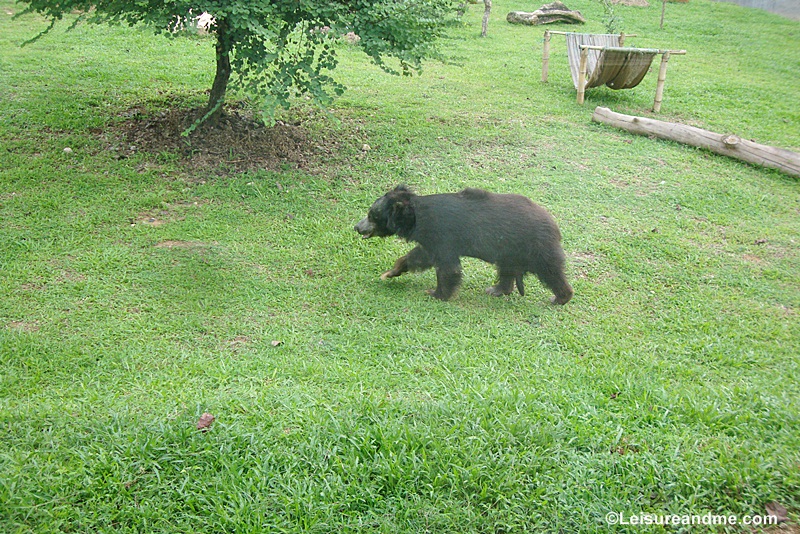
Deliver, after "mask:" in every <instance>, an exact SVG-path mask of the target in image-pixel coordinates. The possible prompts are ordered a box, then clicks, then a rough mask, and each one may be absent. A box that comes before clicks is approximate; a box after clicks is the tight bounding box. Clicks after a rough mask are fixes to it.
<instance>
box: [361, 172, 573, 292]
mask: <svg viewBox="0 0 800 534" xmlns="http://www.w3.org/2000/svg"><path fill="white" fill-rule="evenodd" d="M355 230H356V232H358V233H359V234H361V235H362V237H364V238H368V237H385V236H389V235H398V236H400V237H402V238H404V239H406V240H407V241H414V242H416V243H417V246H416V247H415V248H414V249H413V250H411V252H409V253H408V254H406V255H405V256H403V257H401V258H399V259H398V260H397V261H396V262H395V264H394V267H392V268H391V269H390V270H388V271H386V272H385V273H383V274H382V275H381V279H383V280H386V279H387V278H393V277H395V276H400V275H401V274H403V273H404V272H407V271H423V270H425V269H429V268H431V267H435V268H436V289H435V290H430V291H429V293H430V294H431V295H432V296H434V297H436V298H437V299H441V300H447V299H449V298H450V297H451V296H453V293H455V291H456V290H457V289H458V286H459V285H460V284H461V260H460V258H461V256H470V257H473V258H479V259H481V260H484V261H487V262H489V263H492V264H494V265H496V266H497V274H498V281H497V284H495V285H493V286H492V287H490V288H488V289H487V290H486V292H487V293H489V294H490V295H494V296H498V297H499V296H500V295H509V294H511V293H512V292H513V291H514V284H515V283H516V285H517V290H518V291H519V293H520V295H524V294H525V286H524V285H523V281H522V278H523V276H524V275H525V273H528V272H531V273H534V274H535V275H536V276H537V277H538V278H539V280H541V282H542V283H543V284H544V285H545V286H547V287H548V288H549V289H550V290H551V291H552V292H553V293H554V294H555V296H554V297H553V299H552V302H553V303H555V304H566V303H567V302H569V300H570V299H571V298H572V294H573V292H572V287H570V285H569V283H568V282H567V279H566V277H565V276H564V251H563V250H562V248H561V232H559V230H558V225H557V224H556V221H555V220H554V219H553V217H552V216H551V215H550V214H549V213H548V212H547V210H545V209H544V208H543V207H541V206H538V205H536V204H534V203H533V202H531V201H530V200H529V199H527V198H526V197H523V196H521V195H500V194H494V193H490V192H488V191H484V190H482V189H464V190H463V191H461V192H460V193H447V194H440V195H428V196H418V195H415V194H414V193H413V192H412V191H411V190H410V189H408V188H407V187H406V186H404V185H399V186H397V187H396V188H394V189H393V190H392V191H389V192H388V193H387V194H385V195H384V196H382V197H381V198H379V199H378V200H376V201H375V203H374V204H373V205H372V207H371V208H370V209H369V213H368V214H367V216H366V217H365V218H364V219H362V220H361V221H359V223H358V224H356V226H355Z"/></svg>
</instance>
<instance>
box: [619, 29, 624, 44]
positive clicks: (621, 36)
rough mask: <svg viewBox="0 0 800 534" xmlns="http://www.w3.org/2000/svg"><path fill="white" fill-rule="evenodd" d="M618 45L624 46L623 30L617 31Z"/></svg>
mask: <svg viewBox="0 0 800 534" xmlns="http://www.w3.org/2000/svg"><path fill="white" fill-rule="evenodd" d="M619 46H620V48H621V47H623V46H625V32H619Z"/></svg>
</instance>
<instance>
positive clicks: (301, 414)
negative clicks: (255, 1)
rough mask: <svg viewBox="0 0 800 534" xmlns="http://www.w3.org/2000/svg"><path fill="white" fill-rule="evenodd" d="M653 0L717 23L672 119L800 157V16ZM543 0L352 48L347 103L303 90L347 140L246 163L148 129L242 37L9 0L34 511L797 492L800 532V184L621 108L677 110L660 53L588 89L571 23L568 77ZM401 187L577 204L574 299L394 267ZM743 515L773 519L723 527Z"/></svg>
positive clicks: (475, 264) (471, 269) (3, 490)
mask: <svg viewBox="0 0 800 534" xmlns="http://www.w3.org/2000/svg"><path fill="white" fill-rule="evenodd" d="M651 4H652V5H651V6H650V7H647V8H641V7H625V6H616V7H615V8H614V9H615V13H616V14H617V16H619V17H621V19H622V23H621V29H622V30H624V31H625V32H626V33H636V34H638V37H635V38H630V39H629V40H628V44H630V45H633V46H644V47H661V48H673V49H675V48H682V49H686V50H687V51H688V53H687V55H686V56H673V58H672V59H671V60H670V63H669V70H668V75H667V83H666V89H665V94H664V103H663V107H662V112H661V113H660V114H658V115H657V118H660V119H662V120H666V121H673V122H680V123H684V124H691V125H694V126H699V127H701V128H706V129H709V130H713V131H717V132H720V133H735V134H738V135H740V136H742V137H745V138H748V139H753V140H754V141H756V142H759V143H762V144H767V145H774V146H778V147H782V148H786V149H789V150H794V151H800V106H798V102H800V89H798V85H797V77H798V75H799V74H800V21H792V20H789V19H784V18H780V17H778V16H776V15H771V14H768V13H766V12H762V11H757V10H752V9H746V8H741V7H738V6H736V5H733V4H728V3H715V2H709V1H707V0H691V1H690V2H689V3H685V4H684V3H669V4H667V6H666V7H667V10H666V20H665V25H664V29H663V30H661V29H659V19H660V16H661V3H660V2H652V1H651ZM568 5H569V7H570V8H572V9H578V10H580V11H581V12H582V13H583V14H584V16H586V18H587V20H589V23H588V24H587V25H586V26H585V27H584V28H582V31H590V32H602V31H603V30H604V25H603V23H602V20H603V16H604V13H603V9H602V6H601V4H600V3H599V2H595V1H591V0H572V1H571V2H569V3H568ZM531 6H532V4H530V3H524V2H520V1H516V0H514V1H509V2H507V3H506V2H495V6H494V11H493V14H492V18H491V21H490V26H489V35H488V37H486V38H484V39H481V38H480V37H479V34H480V17H481V15H482V12H483V9H482V6H470V7H469V9H468V12H467V14H466V16H465V17H464V21H463V25H462V26H460V27H459V28H456V29H454V31H453V39H452V40H450V41H449V42H448V44H447V46H448V50H449V52H450V53H451V55H452V56H453V57H455V58H456V61H455V62H454V64H442V63H430V64H428V65H427V66H426V68H425V71H424V73H423V75H422V76H421V77H414V78H397V77H392V76H389V75H387V74H384V73H382V72H380V71H379V70H378V69H376V68H375V67H374V66H372V65H370V64H369V63H368V62H367V60H366V59H365V58H363V57H362V56H360V55H359V54H358V53H357V52H356V51H355V49H354V48H352V47H350V46H348V45H344V44H343V45H342V47H341V49H340V51H339V52H340V54H341V59H342V64H341V68H340V69H339V70H337V71H336V76H337V77H338V79H339V80H341V81H342V82H343V83H345V84H346V85H347V86H348V91H347V92H346V93H345V95H344V96H342V97H341V98H339V99H338V100H336V102H335V104H334V107H333V109H332V115H333V117H334V119H333V120H330V119H325V118H323V116H322V114H319V113H316V114H315V113H313V110H309V109H306V108H304V107H303V106H302V105H300V107H299V108H298V110H296V111H292V112H288V113H285V114H284V116H283V120H284V121H285V122H286V123H296V122H300V121H302V128H303V131H304V132H305V134H304V135H307V136H308V140H309V143H310V144H311V145H313V144H315V143H319V145H320V146H325V143H326V142H328V141H330V140H331V139H337V140H339V141H338V144H337V145H336V150H333V151H330V150H329V151H327V152H330V153H329V154H328V153H326V152H325V151H321V152H320V153H319V154H317V156H315V157H314V158H312V160H311V161H310V162H309V164H308V165H300V166H298V165H294V164H289V163H283V164H278V165H276V166H274V167H272V169H273V170H266V169H263V170H252V169H251V170H249V171H247V172H238V171H237V170H236V169H235V168H234V166H233V164H232V163H231V164H230V165H227V164H222V165H219V166H214V167H208V168H203V167H197V166H189V165H187V163H186V160H185V159H184V158H183V156H181V155H180V154H179V153H176V152H166V151H165V152H160V153H154V152H146V151H143V150H137V149H136V148H133V149H131V147H127V146H123V145H124V144H125V143H124V140H122V141H121V140H120V138H118V137H115V133H114V132H117V131H119V129H120V127H121V125H123V124H125V123H126V121H130V120H131V118H130V117H131V115H132V111H131V110H134V109H135V110H139V111H137V113H141V114H142V116H143V117H144V119H142V120H146V118H147V117H156V116H158V115H159V114H160V113H165V112H166V111H167V110H168V109H169V108H170V107H175V106H180V107H185V108H186V109H188V108H190V107H192V106H196V105H199V104H200V103H202V102H203V101H204V99H205V93H204V91H205V90H207V89H208V88H210V85H211V78H212V75H213V45H212V41H211V39H210V38H201V37H198V38H191V39H175V40H168V39H164V38H162V37H154V36H152V35H151V34H149V33H148V32H147V31H145V30H142V29H131V28H125V27H105V26H102V27H95V26H86V25H81V26H78V27H77V28H75V29H74V30H73V31H69V32H67V31H66V28H67V26H68V22H62V23H60V24H58V25H57V26H56V28H55V29H54V30H53V31H52V32H51V33H50V34H48V35H46V36H45V37H43V38H42V39H41V40H39V41H37V42H35V43H34V44H31V45H29V46H26V47H23V48H20V47H19V44H20V43H21V42H23V41H25V40H26V39H29V38H30V37H32V36H34V35H35V34H36V33H37V32H38V31H40V30H41V29H43V28H44V27H45V26H46V21H44V20H42V19H40V18H37V17H33V16H26V17H23V18H19V19H12V16H11V15H12V14H13V13H15V12H18V11H20V10H21V6H19V5H17V4H15V3H13V2H11V1H9V0H0V355H1V356H2V360H3V363H2V366H0V531H1V532H9V533H27V532H31V533H48V532H54V533H55V532H92V533H95V532H220V533H222V532H282V531H285V532H293V531H304V532H319V533H328V532H487V533H488V532H492V533H501V532H506V533H513V532H606V531H618V532H636V533H641V532H678V531H681V530H682V529H683V530H688V529H687V527H661V526H652V525H651V526H646V527H642V526H637V525H616V526H614V525H609V524H608V523H607V519H606V517H607V514H609V513H612V514H622V516H623V517H626V518H627V517H631V516H636V515H639V514H644V513H652V514H678V515H687V514H698V515H703V514H708V513H710V514H724V515H735V516H737V517H738V518H739V519H740V520H741V519H742V518H744V517H745V516H748V515H762V514H765V513H766V510H767V507H768V506H773V504H772V503H778V504H779V505H781V506H783V507H785V508H786V509H787V510H788V515H789V522H788V526H786V525H784V528H783V529H779V528H771V529H767V531H768V532H784V531H788V532H797V531H798V527H797V526H796V525H797V524H798V522H800V521H798V514H800V318H799V317H798V314H799V313H800V182H799V181H798V179H797V178H792V177H789V176H786V175H784V174H781V173H779V172H777V171H773V170H767V169H764V168H759V167H755V166H751V165H748V164H745V163H742V162H739V161H736V160H732V159H727V158H724V157H721V156H717V155H714V154H711V153H708V152H705V151H703V150H700V149H696V148H693V147H690V146H685V145H680V144H677V143H671V142H665V141H660V140H656V139H648V138H647V137H641V136H634V135H630V134H628V133H626V132H623V131H621V130H615V129H613V128H610V127H607V126H603V125H599V124H594V123H592V122H591V121H590V117H591V113H592V111H593V110H594V108H595V107H596V106H605V107H610V108H611V109H613V110H615V111H619V112H622V113H628V114H633V115H644V116H653V114H652V113H651V112H650V111H649V110H650V107H651V106H652V100H653V95H654V91H655V83H656V80H655V78H656V76H655V73H650V74H649V75H648V77H647V78H645V80H644V82H643V83H642V84H641V85H640V86H639V87H637V88H635V89H633V90H628V91H619V92H614V91H611V90H609V89H607V88H599V89H592V90H589V91H587V94H586V103H585V105H584V106H578V105H577V104H576V103H575V91H574V89H573V87H572V83H571V80H570V79H569V73H568V68H567V64H566V53H565V45H564V42H563V39H561V40H560V41H559V40H558V38H557V37H554V38H553V47H552V52H551V54H552V55H551V61H550V80H549V83H547V84H542V83H541V82H540V81H539V77H540V66H541V44H542V34H543V29H541V28H531V27H521V26H512V25H510V24H507V23H506V22H505V15H506V13H507V12H508V11H511V10H527V11H531V10H532V9H533V8H532V7H531ZM535 7H538V5H536V6H535ZM552 29H556V30H569V29H570V28H569V27H567V26H563V25H562V26H560V25H556V26H554V27H553V28H552ZM241 105H243V106H247V105H248V103H247V102H246V101H243V103H242V104H241ZM364 144H368V145H369V147H370V150H364V149H363V145H364ZM66 147H69V148H70V149H71V150H72V152H71V153H65V152H64V148H66ZM188 148H189V149H191V147H188ZM225 150H226V147H224V146H222V147H220V151H221V153H223V154H224V153H225ZM123 152H124V154H123ZM123 155H124V157H123ZM223 159H224V158H223ZM400 182H405V183H408V184H410V185H412V186H413V187H414V188H415V189H416V190H417V191H418V192H419V193H421V194H431V193H436V192H450V191H457V190H459V189H460V188H463V187H466V186H470V187H484V188H487V189H491V190H492V191H495V192H514V193H520V194H524V195H526V196H529V197H531V198H532V199H533V200H534V201H536V202H537V203H540V204H542V205H544V206H546V207H547V208H548V209H549V210H550V211H551V212H552V213H553V214H554V216H555V217H556V219H557V220H558V221H559V224H560V227H561V230H562V233H563V236H564V241H563V243H564V248H565V251H566V252H567V255H568V266H567V275H568V278H569V279H570V281H571V283H572V285H573V287H574V288H575V298H574V299H573V300H572V301H571V302H570V303H569V304H567V305H566V306H564V307H555V306H551V305H549V304H548V302H547V301H548V298H549V296H550V295H549V294H548V292H547V291H546V290H545V289H544V288H543V287H541V286H540V285H539V284H538V282H537V281H536V280H535V279H533V278H531V277H529V279H528V284H527V294H526V296H525V297H520V296H519V295H518V294H514V295H512V296H509V297H504V298H492V297H489V296H487V295H486V294H485V293H484V288H485V287H487V286H489V285H491V284H492V283H493V281H494V271H493V268H492V267H491V266H490V265H487V264H484V263H482V262H480V261H477V260H469V259H467V260H465V262H464V284H463V286H462V288H461V290H460V292H459V293H458V295H457V296H456V297H455V298H454V299H453V300H451V301H450V302H439V301H435V300H433V299H431V298H429V297H427V296H426V295H425V293H424V290H425V289H427V288H430V287H432V286H433V285H434V284H435V275H434V273H433V272H432V271H428V272H425V273H419V274H411V275H406V276H403V277H401V278H398V279H395V280H391V281H386V282H383V281H381V280H379V279H378V277H379V275H380V273H382V272H383V271H384V270H386V269H388V268H389V267H391V265H392V264H393V262H394V260H395V259H396V258H397V257H398V256H400V255H402V254H404V253H406V252H407V251H408V250H409V249H410V248H411V246H410V245H409V244H407V243H405V242H403V241H401V240H398V239H386V240H379V239H371V240H361V239H359V237H358V235H357V234H356V233H355V232H354V231H353V225H354V224H355V222H357V221H358V219H360V218H361V217H362V216H363V215H364V214H365V213H366V210H367V208H368V207H369V206H370V204H371V203H372V202H373V201H374V199H375V198H377V197H378V196H380V195H381V194H383V192H385V191H386V190H387V189H389V188H390V187H391V186H393V185H395V184H397V183H400ZM205 412H208V413H211V414H213V415H214V416H215V417H216V420H215V422H214V423H213V425H212V426H211V427H210V429H209V431H207V432H199V431H198V430H197V429H196V426H195V425H196V422H197V420H198V418H199V417H200V416H201V414H203V413H205ZM718 530H728V531H732V532H761V531H762V529H761V528H754V527H750V526H729V527H725V528H723V527H718V526H717V527H712V526H702V525H701V526H696V527H693V528H692V529H691V531H692V532H705V531H713V532H716V531H718Z"/></svg>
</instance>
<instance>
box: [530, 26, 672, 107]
mask: <svg viewBox="0 0 800 534" xmlns="http://www.w3.org/2000/svg"><path fill="white" fill-rule="evenodd" d="M551 35H563V36H565V37H566V40H567V56H568V57H569V68H570V73H571V74H572V83H573V85H574V86H575V89H577V92H578V95H577V99H578V104H583V101H584V94H585V93H586V89H588V88H591V87H599V86H601V85H606V86H608V87H610V88H611V89H630V88H632V87H636V86H637V85H639V82H641V81H642V79H643V78H644V77H645V75H646V74H647V72H648V71H649V70H650V65H651V64H652V63H653V58H654V57H655V56H656V55H661V66H660V67H659V69H658V82H657V84H656V97H655V100H654V101H653V111H655V112H658V111H659V110H660V109H661V100H662V97H663V93H664V82H665V81H666V79H667V62H668V61H669V58H670V56H671V55H685V54H686V50H661V49H656V48H626V47H623V43H624V39H625V37H635V35H633V34H631V35H625V34H619V35H615V34H603V33H570V32H559V31H551V30H545V32H544V49H543V51H542V82H543V83H547V73H548V66H549V64H550V36H551ZM581 85H582V86H583V87H580V86H581Z"/></svg>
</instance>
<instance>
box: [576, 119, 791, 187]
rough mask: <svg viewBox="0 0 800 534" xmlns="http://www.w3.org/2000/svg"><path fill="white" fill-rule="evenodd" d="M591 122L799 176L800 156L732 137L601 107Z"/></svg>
mask: <svg viewBox="0 0 800 534" xmlns="http://www.w3.org/2000/svg"><path fill="white" fill-rule="evenodd" d="M592 121H594V122H601V123H603V124H609V125H611V126H615V127H617V128H622V129H623V130H627V131H629V132H631V133H635V134H639V135H653V136H655V137H658V138H660V139H668V140H670V141H677V142H678V143H685V144H687V145H692V146H696V147H699V148H705V149H706V150H710V151H711V152H715V153H717V154H722V155H723V156H728V157H731V158H736V159H740V160H743V161H746V162H748V163H754V164H756V165H763V166H764V167H770V168H773V169H778V170H779V171H781V172H785V173H786V174H791V175H793V176H800V154H798V153H796V152H792V151H790V150H785V149H783V148H776V147H772V146H768V145H760V144H758V143H754V142H752V141H748V140H747V139H741V138H739V137H737V136H735V135H725V134H718V133H714V132H709V131H708V130H701V129H700V128H695V127H694V126H686V125H683V124H675V123H672V122H664V121H657V120H654V119H648V118H645V117H634V116H632V115H623V114H622V113H615V112H613V111H611V110H610V109H608V108H603V107H598V108H597V109H595V110H594V114H593V115H592Z"/></svg>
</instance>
